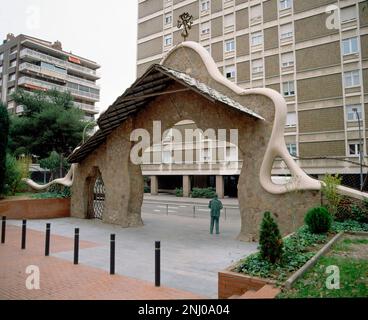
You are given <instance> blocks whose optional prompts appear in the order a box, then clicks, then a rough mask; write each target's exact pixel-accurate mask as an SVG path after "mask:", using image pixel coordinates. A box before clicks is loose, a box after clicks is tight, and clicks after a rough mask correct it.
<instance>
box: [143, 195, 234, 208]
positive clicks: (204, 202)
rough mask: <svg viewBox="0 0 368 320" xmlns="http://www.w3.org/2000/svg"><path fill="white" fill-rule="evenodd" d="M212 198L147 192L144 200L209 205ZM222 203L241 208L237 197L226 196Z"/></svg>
mask: <svg viewBox="0 0 368 320" xmlns="http://www.w3.org/2000/svg"><path fill="white" fill-rule="evenodd" d="M210 200H211V199H201V198H184V197H176V196H175V195H167V194H165V195H161V194H160V195H151V194H149V193H145V194H144V197H143V201H144V202H146V203H149V202H154V203H180V204H188V205H193V204H196V205H206V206H207V205H208V202H209V201H210ZM220 200H221V202H222V204H223V205H224V206H226V207H231V208H239V202H238V199H237V198H225V199H220Z"/></svg>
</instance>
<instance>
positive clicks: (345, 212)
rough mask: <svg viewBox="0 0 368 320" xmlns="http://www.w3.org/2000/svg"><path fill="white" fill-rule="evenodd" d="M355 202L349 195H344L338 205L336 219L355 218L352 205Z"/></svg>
mask: <svg viewBox="0 0 368 320" xmlns="http://www.w3.org/2000/svg"><path fill="white" fill-rule="evenodd" d="M352 205H353V202H352V201H351V200H350V199H349V198H348V197H343V198H342V199H341V201H340V203H339V205H338V207H337V211H336V214H335V217H334V218H335V221H346V220H350V219H353V215H352V210H351V207H352Z"/></svg>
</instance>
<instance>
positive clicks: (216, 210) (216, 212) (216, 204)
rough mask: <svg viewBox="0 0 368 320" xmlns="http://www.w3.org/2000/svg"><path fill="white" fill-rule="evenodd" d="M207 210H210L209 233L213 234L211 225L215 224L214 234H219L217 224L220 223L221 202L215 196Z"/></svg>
mask: <svg viewBox="0 0 368 320" xmlns="http://www.w3.org/2000/svg"><path fill="white" fill-rule="evenodd" d="M208 208H210V209H211V226H210V233H211V234H213V225H214V224H216V234H219V233H220V231H219V222H220V213H221V209H222V208H223V207H222V202H221V201H220V200H219V199H218V196H217V194H216V195H215V197H214V198H213V199H212V200H211V201H210V203H209V205H208Z"/></svg>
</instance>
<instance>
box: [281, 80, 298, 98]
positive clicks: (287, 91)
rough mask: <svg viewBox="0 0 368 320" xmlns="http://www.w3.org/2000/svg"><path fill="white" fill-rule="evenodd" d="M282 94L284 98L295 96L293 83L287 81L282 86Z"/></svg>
mask: <svg viewBox="0 0 368 320" xmlns="http://www.w3.org/2000/svg"><path fill="white" fill-rule="evenodd" d="M282 92H283V94H284V97H291V96H294V95H295V84H294V81H287V82H284V83H283V84H282Z"/></svg>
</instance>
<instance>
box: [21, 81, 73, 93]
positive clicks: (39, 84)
mask: <svg viewBox="0 0 368 320" xmlns="http://www.w3.org/2000/svg"><path fill="white" fill-rule="evenodd" d="M18 85H19V86H25V87H27V86H28V87H30V88H31V89H32V88H33V89H38V90H44V91H46V90H52V89H55V90H58V91H60V92H66V91H67V90H66V87H65V86H60V85H58V84H54V83H51V82H46V81H42V80H38V79H34V78H31V77H21V78H19V80H18Z"/></svg>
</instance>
